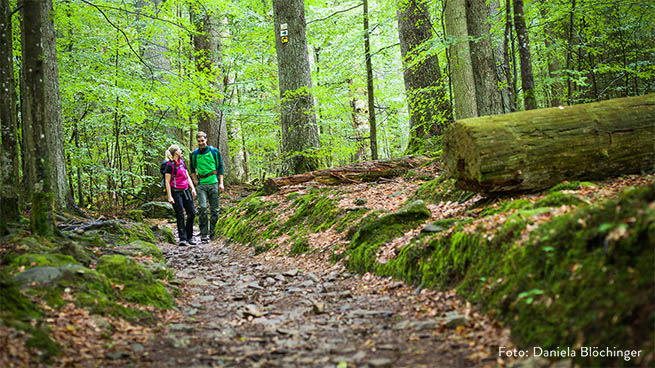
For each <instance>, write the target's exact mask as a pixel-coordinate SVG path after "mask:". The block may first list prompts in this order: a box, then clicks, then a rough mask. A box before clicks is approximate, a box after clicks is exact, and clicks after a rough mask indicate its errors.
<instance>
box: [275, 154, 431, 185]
mask: <svg viewBox="0 0 655 368" xmlns="http://www.w3.org/2000/svg"><path fill="white" fill-rule="evenodd" d="M430 160H431V159H430V158H429V157H427V156H420V155H419V156H407V157H400V158H392V159H386V160H376V161H366V162H360V163H356V164H352V165H347V166H342V167H337V168H333V169H324V170H316V171H310V172H306V173H303V174H298V175H291V176H284V177H279V178H269V179H266V181H265V182H264V193H266V194H272V193H275V192H277V191H278V190H280V187H283V186H286V185H293V184H300V183H305V182H308V181H312V180H315V181H316V182H318V183H320V184H331V185H333V184H341V183H361V182H367V181H374V180H377V179H379V178H390V177H394V176H398V175H403V174H404V173H406V172H407V171H408V170H409V169H412V168H415V167H418V166H421V165H424V164H426V163H428V162H430Z"/></svg>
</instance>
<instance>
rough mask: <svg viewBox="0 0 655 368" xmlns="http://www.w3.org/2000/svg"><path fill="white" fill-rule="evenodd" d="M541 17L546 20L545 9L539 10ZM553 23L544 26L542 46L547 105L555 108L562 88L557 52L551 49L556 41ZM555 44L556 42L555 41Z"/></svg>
mask: <svg viewBox="0 0 655 368" xmlns="http://www.w3.org/2000/svg"><path fill="white" fill-rule="evenodd" d="M539 11H540V13H541V17H542V18H543V19H544V20H545V19H548V11H547V9H546V7H545V6H544V7H541V8H540V10H539ZM553 28H554V24H553V22H549V23H548V24H547V25H546V34H545V35H544V46H546V52H547V54H546V59H547V60H548V77H549V78H550V80H551V82H550V91H549V93H550V98H549V103H550V106H551V107H556V106H559V105H561V104H562V100H561V97H562V95H563V92H564V91H563V86H562V81H561V77H560V75H559V73H560V69H561V67H560V63H559V58H558V55H557V52H556V50H555V48H553V42H554V40H557V35H555V32H554V30H553ZM555 42H556V41H555Z"/></svg>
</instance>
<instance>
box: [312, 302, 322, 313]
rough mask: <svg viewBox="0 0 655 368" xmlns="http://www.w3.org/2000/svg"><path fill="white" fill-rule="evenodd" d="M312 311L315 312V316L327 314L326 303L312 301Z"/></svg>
mask: <svg viewBox="0 0 655 368" xmlns="http://www.w3.org/2000/svg"><path fill="white" fill-rule="evenodd" d="M312 311H313V312H314V314H322V313H325V303H323V302H319V301H316V300H312Z"/></svg>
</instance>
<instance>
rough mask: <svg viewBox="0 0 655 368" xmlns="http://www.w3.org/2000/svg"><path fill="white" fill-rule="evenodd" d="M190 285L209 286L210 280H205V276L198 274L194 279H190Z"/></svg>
mask: <svg viewBox="0 0 655 368" xmlns="http://www.w3.org/2000/svg"><path fill="white" fill-rule="evenodd" d="M189 285H191V286H209V282H207V280H205V279H204V278H202V277H200V276H198V277H196V278H194V279H193V280H191V281H189Z"/></svg>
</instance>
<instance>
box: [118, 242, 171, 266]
mask: <svg viewBox="0 0 655 368" xmlns="http://www.w3.org/2000/svg"><path fill="white" fill-rule="evenodd" d="M121 249H122V250H125V251H127V252H128V253H130V255H134V256H150V257H152V258H153V259H154V260H155V261H160V262H162V261H164V254H163V253H162V251H161V250H160V249H159V248H158V247H157V246H156V245H154V244H152V243H149V242H146V241H143V240H135V241H133V242H131V243H129V244H126V245H123V246H121Z"/></svg>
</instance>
